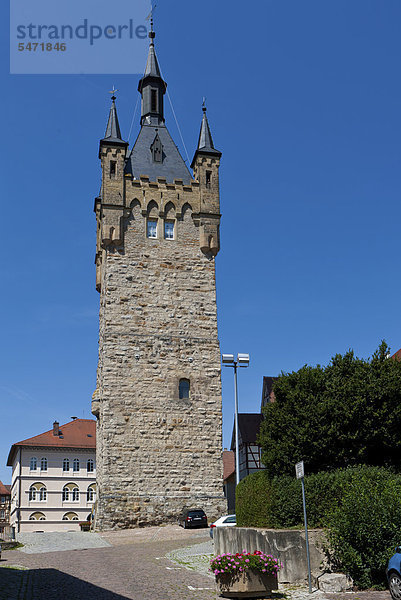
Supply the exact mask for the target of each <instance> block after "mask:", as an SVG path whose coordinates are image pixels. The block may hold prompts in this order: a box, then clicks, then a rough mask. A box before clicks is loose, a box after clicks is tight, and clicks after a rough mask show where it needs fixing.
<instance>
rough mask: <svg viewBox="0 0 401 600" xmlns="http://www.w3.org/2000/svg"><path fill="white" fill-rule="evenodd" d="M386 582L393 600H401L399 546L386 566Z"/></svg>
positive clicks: (400, 550) (400, 547) (400, 555)
mask: <svg viewBox="0 0 401 600" xmlns="http://www.w3.org/2000/svg"><path fill="white" fill-rule="evenodd" d="M386 575H387V580H388V587H389V590H390V594H391V597H392V598H393V600H401V546H397V548H396V549H395V554H394V555H393V556H392V557H391V558H390V560H389V561H388V565H387V571H386Z"/></svg>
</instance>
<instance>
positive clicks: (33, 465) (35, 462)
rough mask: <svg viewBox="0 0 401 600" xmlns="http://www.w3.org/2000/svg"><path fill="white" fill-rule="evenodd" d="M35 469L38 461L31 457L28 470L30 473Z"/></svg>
mask: <svg viewBox="0 0 401 600" xmlns="http://www.w3.org/2000/svg"><path fill="white" fill-rule="evenodd" d="M37 468H38V461H37V459H36V456H32V458H31V462H30V463H29V469H30V470H31V471H36V469H37Z"/></svg>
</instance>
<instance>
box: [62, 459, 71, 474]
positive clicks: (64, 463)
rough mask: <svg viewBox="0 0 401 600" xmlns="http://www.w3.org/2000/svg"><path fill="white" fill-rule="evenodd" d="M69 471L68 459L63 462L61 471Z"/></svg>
mask: <svg viewBox="0 0 401 600" xmlns="http://www.w3.org/2000/svg"><path fill="white" fill-rule="evenodd" d="M69 470H70V459H69V458H65V459H64V460H63V471H69Z"/></svg>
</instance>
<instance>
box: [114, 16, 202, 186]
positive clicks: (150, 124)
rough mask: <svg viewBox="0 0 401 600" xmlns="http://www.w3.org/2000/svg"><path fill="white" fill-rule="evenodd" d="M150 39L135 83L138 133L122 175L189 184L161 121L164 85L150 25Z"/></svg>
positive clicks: (153, 34)
mask: <svg viewBox="0 0 401 600" xmlns="http://www.w3.org/2000/svg"><path fill="white" fill-rule="evenodd" d="M149 38H150V43H149V54H148V60H147V63H146V68H145V72H144V75H143V77H142V78H141V79H140V80H139V84H138V91H139V92H140V94H141V96H142V110H141V130H140V132H139V134H138V137H137V139H136V141H135V144H134V146H133V148H132V150H131V152H130V154H129V156H128V159H127V162H126V165H125V172H126V173H129V174H130V175H133V176H134V177H135V178H136V179H138V178H139V176H140V175H147V176H148V177H149V178H150V180H151V181H156V180H157V178H158V177H165V178H166V180H167V181H168V182H169V183H173V182H174V179H182V180H183V182H184V184H189V183H190V182H191V181H192V177H191V174H190V172H189V170H188V167H187V165H186V164H185V161H184V160H183V158H182V156H181V154H180V152H179V150H178V148H177V146H176V145H175V143H174V141H173V139H172V137H171V135H170V133H169V131H168V129H167V127H166V125H165V122H164V110H163V96H164V94H165V92H166V88H167V84H166V82H165V81H164V80H163V79H162V76H161V72H160V67H159V63H158V61H157V57H156V51H155V45H154V38H155V32H154V31H153V24H152V23H151V30H150V32H149ZM157 138H158V147H159V148H160V150H161V152H160V154H158V156H157V157H156V156H155V153H154V152H153V149H154V147H155V146H154V142H155V140H156V139H157Z"/></svg>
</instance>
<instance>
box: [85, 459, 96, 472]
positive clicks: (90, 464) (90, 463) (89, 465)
mask: <svg viewBox="0 0 401 600" xmlns="http://www.w3.org/2000/svg"><path fill="white" fill-rule="evenodd" d="M94 468H95V465H94V462H93V458H88V461H87V463H86V470H87V472H88V473H93V471H94Z"/></svg>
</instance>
